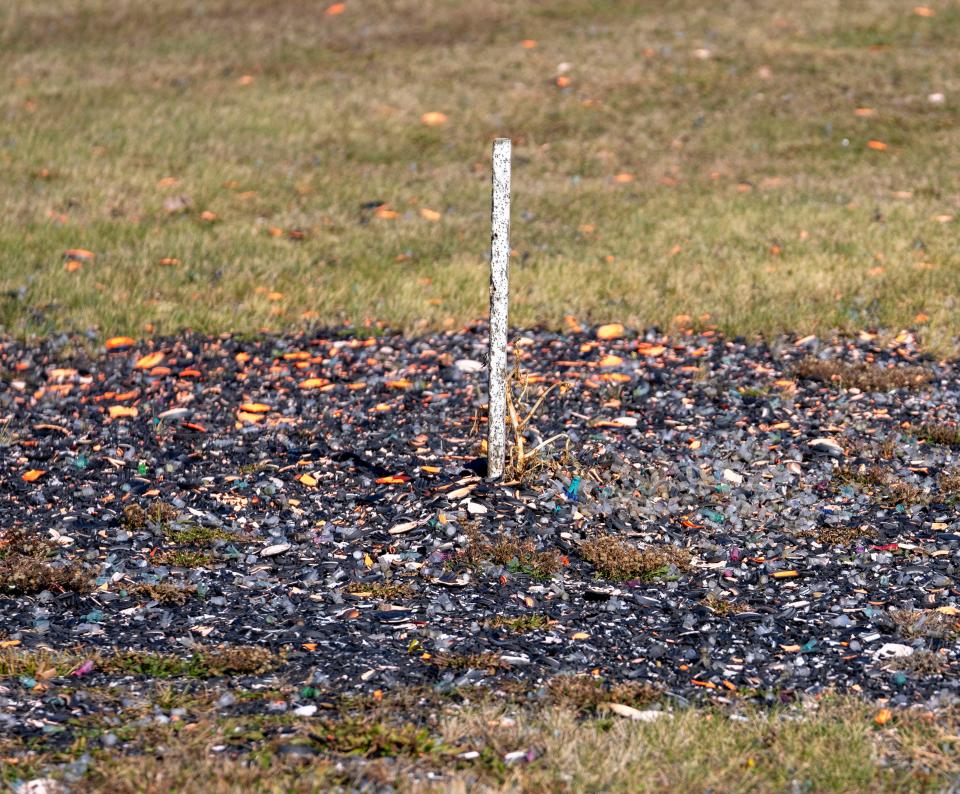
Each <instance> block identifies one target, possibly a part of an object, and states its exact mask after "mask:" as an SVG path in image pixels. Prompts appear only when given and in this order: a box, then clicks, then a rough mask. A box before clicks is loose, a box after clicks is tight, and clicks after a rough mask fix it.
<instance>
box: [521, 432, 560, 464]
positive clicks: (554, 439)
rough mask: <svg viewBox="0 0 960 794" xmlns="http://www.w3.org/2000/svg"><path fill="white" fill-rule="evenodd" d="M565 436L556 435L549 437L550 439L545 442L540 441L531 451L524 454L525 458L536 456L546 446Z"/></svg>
mask: <svg viewBox="0 0 960 794" xmlns="http://www.w3.org/2000/svg"><path fill="white" fill-rule="evenodd" d="M565 435H566V433H557V434H556V435H555V436H550V438H548V439H547V440H546V441H541V442H540V443H539V444H537V445H536V446H535V447H534V448H533V449H531V450H530V451H529V452H528V453H527V454H526V457H528V458H532V457H533V456H534V455H536V454H537V453H538V452H539V451H540V450H541V449H543V448H544V447H545V446H547V444H552V443H553V442H554V441H556V440H557V439H558V438H563V437H564V436H565Z"/></svg>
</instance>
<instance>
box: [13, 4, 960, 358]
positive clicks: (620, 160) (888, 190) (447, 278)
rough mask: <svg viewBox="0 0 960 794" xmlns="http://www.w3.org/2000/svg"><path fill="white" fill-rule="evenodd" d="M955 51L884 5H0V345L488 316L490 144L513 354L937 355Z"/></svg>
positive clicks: (943, 344)
mask: <svg viewBox="0 0 960 794" xmlns="http://www.w3.org/2000/svg"><path fill="white" fill-rule="evenodd" d="M331 10H332V12H337V11H340V13H331V12H330V11H331ZM958 35H960V9H958V7H957V6H956V5H955V4H952V3H938V4H937V5H935V6H933V7H931V8H929V9H925V8H920V9H915V8H913V6H912V4H911V3H908V2H891V1H889V0H858V1H857V2H849V3H836V2H826V1H825V0H798V2H794V3H790V4H784V3H775V2H767V1H764V2H746V1H745V0H734V2H731V3H726V4H722V5H718V4H716V3H706V2H693V1H692V0H678V2H673V3H669V4H663V3H655V2H633V1H631V2H627V1H626V0H622V1H617V0H610V2H596V1H595V0H557V2H549V3H546V2H536V1H535V0H511V2H506V1H505V0H490V2H484V3H468V2H459V1H458V2H454V1H453V0H391V1H390V2H386V0H369V1H368V2H362V3H361V2H350V1H348V2H346V3H345V4H344V5H343V6H342V7H341V6H339V5H338V6H333V7H332V9H328V10H327V11H325V5H324V4H323V3H320V4H318V3H316V2H313V1H312V0H311V1H310V2H307V0H282V2H281V1H278V2H274V3H260V2H253V0H49V2H46V3H42V4H41V3H5V4H2V6H0V67H2V68H0V81H2V85H3V92H2V97H0V112H2V114H3V119H4V131H3V135H2V139H0V174H2V180H0V210H2V212H0V290H2V296H0V327H2V329H3V330H5V331H7V332H13V333H17V334H23V333H32V332H41V333H48V332H51V331H53V330H55V329H71V330H87V329H91V328H93V329H95V330H96V331H97V332H98V333H99V334H101V335H111V334H118V333H131V334H133V335H135V336H143V335H150V334H153V333H163V332H170V331H174V330H177V329H181V328H193V329H196V330H201V331H224V330H230V331H245V332H249V331H258V330H260V329H265V328H269V329H276V330H280V329H282V328H284V327H291V326H299V325H303V324H320V325H331V324H336V323H339V322H342V321H353V322H358V323H362V322H368V321H369V322H373V321H383V322H386V323H388V324H389V325H391V326H393V327H397V328H403V329H405V330H417V329H421V328H426V327H444V326H451V325H457V324H459V323H461V322H464V321H468V320H471V319H475V318H478V317H481V316H483V314H484V311H485V298H486V278H487V276H486V267H485V252H486V248H487V244H488V240H487V235H488V229H487V226H488V203H489V175H488V166H489V149H490V142H491V140H492V138H493V137H495V136H497V135H507V136H510V137H512V138H513V140H514V144H515V164H514V183H515V212H514V234H513V245H514V248H515V250H516V257H515V258H514V260H513V262H514V267H513V321H514V323H515V324H518V325H521V324H522V325H526V324H537V323H544V324H548V325H553V326H562V324H563V317H564V316H565V315H574V316H576V317H577V318H578V319H580V320H581V321H588V320H598V321H599V320H618V321H623V322H627V323H629V324H633V325H638V326H643V325H649V324H654V323H655V324H659V325H661V326H664V327H668V326H670V325H671V324H672V323H674V322H675V318H676V317H677V316H678V315H688V316H690V317H691V318H693V319H692V321H693V322H695V323H696V322H710V323H717V324H718V325H720V327H722V328H723V329H725V330H727V331H730V332H739V333H750V332H755V331H762V332H768V333H769V332H777V331H791V332H810V331H824V330H829V329H832V328H841V329H856V328H862V327H877V326H881V327H887V328H894V329H898V328H902V327H907V326H917V327H918V328H920V329H921V330H922V333H923V338H924V340H925V342H926V343H927V344H928V345H930V346H932V347H933V348H935V349H938V350H941V351H943V352H948V351H954V350H955V345H954V337H956V336H957V332H958V323H960V321H958V320H957V317H958V316H960V314H958V312H957V307H956V305H955V303H956V299H955V297H954V289H953V288H954V285H955V283H956V280H957V278H958V277H960V253H958V249H957V246H956V244H955V239H956V230H957V223H958V221H957V219H956V217H955V216H957V215H958V213H960V206H958V205H960V190H958V185H957V166H958V154H957V152H960V125H958V123H957V122H958V108H960V104H958V102H957V97H958V96H960V69H958V67H960V50H958V49H957V47H956V46H955V45H956V40H957V36H958ZM938 95H939V96H938ZM427 113H433V114H443V115H442V116H437V115H434V116H428V117H426V118H427V122H430V121H432V122H434V123H433V124H430V123H425V121H424V120H423V119H424V114H427ZM441 120H442V123H436V122H437V121H441ZM374 202H383V206H381V207H380V208H379V211H378V210H377V209H375V208H374V207H373V203H374ZM364 206H366V208H364ZM75 248H80V249H86V250H88V251H90V252H91V253H92V254H93V258H92V259H89V258H88V259H86V260H83V259H79V260H74V261H65V259H64V252H65V251H66V250H68V249H75ZM707 315H709V317H707Z"/></svg>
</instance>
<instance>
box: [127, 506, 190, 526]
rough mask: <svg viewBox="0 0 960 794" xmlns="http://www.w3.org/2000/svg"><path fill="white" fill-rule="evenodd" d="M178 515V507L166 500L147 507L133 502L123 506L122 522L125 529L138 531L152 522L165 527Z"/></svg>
mask: <svg viewBox="0 0 960 794" xmlns="http://www.w3.org/2000/svg"><path fill="white" fill-rule="evenodd" d="M176 517H177V509H176V508H175V507H174V506H173V505H168V504H167V503H166V502H161V501H156V502H153V503H152V504H150V505H148V506H147V507H145V508H144V507H142V506H141V505H137V504H133V505H127V506H126V507H125V508H123V515H122V516H121V517H120V523H121V524H122V525H123V527H124V529H127V530H129V531H137V530H141V529H145V528H146V527H147V526H149V525H150V524H156V525H158V526H161V527H165V526H166V525H167V524H169V523H170V522H171V521H173V520H175V519H176Z"/></svg>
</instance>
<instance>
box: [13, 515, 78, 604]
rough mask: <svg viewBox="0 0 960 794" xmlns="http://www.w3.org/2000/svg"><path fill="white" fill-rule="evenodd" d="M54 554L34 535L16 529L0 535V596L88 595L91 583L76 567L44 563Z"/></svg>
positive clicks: (47, 545) (46, 541)
mask: <svg viewBox="0 0 960 794" xmlns="http://www.w3.org/2000/svg"><path fill="white" fill-rule="evenodd" d="M56 553H57V547H56V546H55V545H54V544H53V543H51V542H50V541H48V540H47V539H46V538H43V537H41V536H40V535H39V534H37V533H36V532H30V531H27V530H25V529H22V528H20V527H16V528H14V529H10V530H7V531H6V532H4V533H3V535H2V536H0V594H3V595H8V596H9V595H30V594H33V593H40V592H43V591H44V590H51V591H54V592H61V593H62V592H67V591H70V592H74V593H88V592H90V590H91V589H92V588H93V583H92V581H91V579H90V577H89V576H88V575H87V573H86V572H85V571H84V569H83V568H82V567H81V566H80V565H78V564H76V563H66V564H64V565H54V564H52V563H51V562H49V561H48V560H49V558H51V557H53V556H54V555H56Z"/></svg>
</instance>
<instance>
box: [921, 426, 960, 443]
mask: <svg viewBox="0 0 960 794" xmlns="http://www.w3.org/2000/svg"><path fill="white" fill-rule="evenodd" d="M911 432H912V433H913V435H915V436H917V437H918V438H920V439H922V440H924V441H926V442H927V443H928V444H940V445H941V446H944V447H954V448H956V447H960V427H957V425H955V424H947V423H946V422H930V423H928V424H923V425H920V426H919V427H916V428H913V429H912V430H911Z"/></svg>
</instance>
